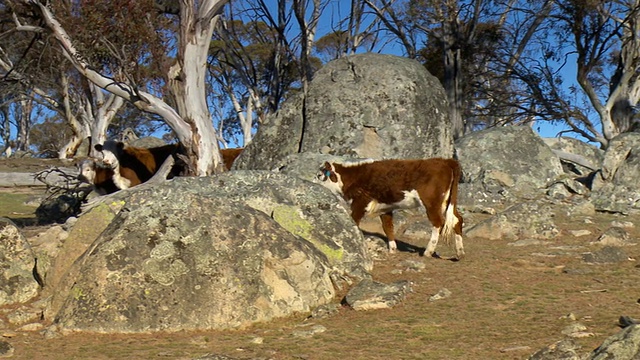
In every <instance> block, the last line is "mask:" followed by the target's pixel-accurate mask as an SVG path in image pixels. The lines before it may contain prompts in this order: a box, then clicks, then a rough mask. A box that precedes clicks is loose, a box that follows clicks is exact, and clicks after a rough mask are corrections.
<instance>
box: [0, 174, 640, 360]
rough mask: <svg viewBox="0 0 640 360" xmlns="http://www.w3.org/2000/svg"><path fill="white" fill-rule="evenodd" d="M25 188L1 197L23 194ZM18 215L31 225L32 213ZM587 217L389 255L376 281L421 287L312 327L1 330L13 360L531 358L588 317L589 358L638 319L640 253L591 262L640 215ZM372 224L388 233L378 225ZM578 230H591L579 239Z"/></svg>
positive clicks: (2, 209)
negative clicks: (442, 293) (614, 229)
mask: <svg viewBox="0 0 640 360" xmlns="http://www.w3.org/2000/svg"><path fill="white" fill-rule="evenodd" d="M12 169H14V170H11V171H16V170H15V167H14V168H12ZM0 171H4V170H2V167H0ZM24 192H25V191H23V189H4V191H3V193H5V194H6V193H8V194H13V195H16V196H20V195H25V194H24ZM27 192H28V191H27ZM27 195H28V194H27ZM6 204H8V202H6V200H2V202H1V203H0V216H7V217H10V218H14V219H18V216H16V215H12V214H11V212H12V209H8V208H7V206H6ZM22 212H23V213H24V212H25V211H22ZM20 216H21V217H22V218H23V219H24V218H26V219H28V217H29V214H28V213H27V214H26V215H25V214H22V215H20ZM476 216H477V215H476ZM469 218H473V216H469ZM589 219H590V220H591V222H590V223H587V222H585V220H586V219H585V218H584V217H580V218H569V217H567V216H565V215H564V214H557V216H556V218H555V221H556V225H557V226H558V227H559V228H561V229H562V231H561V235H560V236H558V237H557V238H556V239H553V240H551V241H549V243H546V244H534V245H528V246H514V245H513V242H512V241H506V240H494V241H489V240H483V239H474V238H465V248H466V253H467V257H466V258H465V259H464V260H463V261H460V262H451V261H446V260H437V259H432V258H424V257H419V256H418V255H417V254H416V253H409V252H399V253H396V254H392V255H388V254H386V253H381V254H380V256H379V258H378V259H377V260H376V262H375V269H374V272H373V277H374V279H375V280H377V281H381V282H385V283H388V282H393V281H398V280H410V281H412V282H413V292H412V293H411V294H410V295H409V296H408V297H407V299H406V300H405V301H404V302H403V303H402V304H401V305H400V306H398V307H396V308H393V309H387V310H375V311H368V312H358V311H354V310H352V309H350V308H348V307H342V308H341V309H340V310H339V312H338V313H337V314H335V315H333V316H331V317H329V318H326V319H311V320H309V319H307V315H308V314H299V315H296V316H292V317H290V318H287V319H282V320H279V321H276V322H272V323H267V324H260V325H256V326H253V327H251V328H248V329H243V330H236V331H224V332H221V331H206V332H179V333H155V334H145V335H133V334H123V335H117V336H116V335H99V334H86V333H79V334H74V335H68V336H59V337H57V338H52V339H45V337H44V336H43V335H42V334H40V333H39V332H31V333H30V332H24V333H23V332H15V331H13V330H12V329H10V328H7V329H5V330H4V331H2V325H0V334H4V335H6V336H5V337H4V338H3V339H2V340H4V341H8V342H9V343H11V345H12V346H13V347H14V348H15V352H14V355H13V358H14V359H52V360H57V359H60V360H62V359H65V360H66V359H89V358H90V359H151V358H162V359H193V358H197V357H200V356H203V355H205V354H223V355H226V356H230V357H233V358H236V359H256V358H257V359H274V360H280V359H305V360H325V359H343V358H349V359H353V360H356V359H369V360H378V359H379V360H383V359H384V360H387V359H525V358H527V357H528V356H529V355H530V354H532V353H534V352H535V351H537V350H539V349H540V348H542V347H544V346H547V345H549V344H551V343H554V342H556V341H558V340H560V339H562V337H563V336H564V335H563V334H562V331H563V330H564V329H565V328H566V327H567V326H568V325H570V324H572V323H574V322H579V323H581V324H583V325H585V326H586V328H587V329H586V330H585V332H584V337H580V338H577V342H578V343H580V344H581V345H582V346H583V349H584V351H585V352H587V351H590V350H592V349H593V348H595V347H597V346H598V345H599V344H601V343H602V341H603V340H604V339H605V338H607V337H608V336H610V335H612V334H614V333H616V332H618V331H619V328H618V327H617V325H616V324H617V320H618V318H619V316H621V315H628V316H630V317H632V318H640V303H639V302H640V286H638V284H640V266H639V265H638V264H639V262H638V261H637V259H639V258H640V248H639V247H638V246H628V247H625V248H624V250H625V251H626V252H627V254H628V255H629V260H627V261H624V262H620V263H611V264H599V265H594V264H588V263H586V262H584V261H583V260H582V256H583V254H584V253H585V252H589V251H594V250H597V249H598V246H597V245H593V244H590V242H592V241H595V239H596V238H597V237H598V236H599V235H600V234H601V233H602V232H603V231H604V230H606V229H607V228H609V227H610V226H611V222H612V221H614V220H615V221H629V222H632V223H634V224H638V225H636V226H634V227H632V228H628V229H627V231H628V232H629V233H630V235H631V239H632V240H633V241H634V242H635V241H638V239H640V229H639V228H638V226H640V222H639V221H640V216H629V217H624V216H616V215H612V214H597V215H595V216H591V217H589ZM471 220H472V221H479V220H480V218H478V217H476V218H475V219H471ZM22 223H23V224H25V230H27V231H29V230H30V231H34V229H33V228H29V226H28V224H29V222H28V221H24V220H23V221H22ZM363 227H364V228H365V229H366V230H368V231H371V232H380V227H379V225H378V224H377V222H370V223H366V224H364V225H363ZM570 230H589V231H590V232H591V234H590V235H586V236H582V237H574V236H572V235H571V234H570V233H569V231H570ZM399 240H401V241H405V242H406V243H409V244H413V245H416V246H425V245H426V239H416V238H411V237H407V236H404V237H402V236H401V237H399ZM371 241H381V240H371ZM438 250H439V251H440V252H441V254H442V255H453V250H452V249H448V248H446V247H443V246H440V248H439V249H438ZM405 260H417V261H421V262H424V263H425V264H426V268H425V269H424V270H422V271H419V272H416V271H410V270H407V268H406V266H403V265H402V264H403V262H404V261H405ZM443 288H446V289H448V290H450V291H451V293H452V295H451V296H450V297H449V298H447V299H444V300H438V301H433V302H429V301H428V299H429V297H430V296H431V295H434V294H435V293H437V292H438V291H439V290H441V289H443ZM342 295H344V294H341V296H342ZM340 298H341V297H337V298H336V299H335V301H336V302H337V303H338V302H340ZM2 314H3V311H2V310H1V309H0V317H1V316H3V315H2ZM572 317H575V319H576V320H572ZM5 324H6V321H5ZM313 325H322V326H324V327H325V328H326V331H325V332H321V333H317V334H315V335H314V336H312V337H296V336H294V332H296V331H298V330H304V329H310V328H311V327H312V326H313Z"/></svg>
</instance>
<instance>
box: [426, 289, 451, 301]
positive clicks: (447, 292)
mask: <svg viewBox="0 0 640 360" xmlns="http://www.w3.org/2000/svg"><path fill="white" fill-rule="evenodd" d="M449 296H451V291H450V290H449V289H447V288H442V289H440V291H438V293H436V294H435V295H432V296H431V297H429V301H437V300H442V299H446V298H448V297H449Z"/></svg>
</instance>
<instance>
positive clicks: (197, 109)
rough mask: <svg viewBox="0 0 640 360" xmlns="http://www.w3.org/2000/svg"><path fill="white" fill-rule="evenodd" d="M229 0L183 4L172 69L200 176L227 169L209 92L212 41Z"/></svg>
mask: <svg viewBox="0 0 640 360" xmlns="http://www.w3.org/2000/svg"><path fill="white" fill-rule="evenodd" d="M226 2H227V0H206V1H202V2H200V4H199V6H196V1H194V0H184V1H182V2H181V3H180V45H179V47H178V54H177V59H176V63H175V64H174V65H173V66H172V67H171V69H170V70H169V84H170V86H171V89H172V91H173V93H174V95H175V99H176V103H177V107H178V112H179V113H180V115H182V119H183V120H184V122H186V123H187V124H188V125H189V126H190V128H191V134H190V137H191V138H190V139H189V141H184V142H183V144H185V145H186V146H187V149H188V152H189V153H188V156H189V158H190V159H191V160H192V162H193V163H192V165H193V166H194V171H195V172H196V175H198V176H205V175H210V174H212V173H213V172H216V171H223V166H222V157H221V155H220V149H219V147H218V141H217V139H216V132H215V129H214V128H213V122H212V120H211V114H210V112H209V106H208V104H207V98H206V93H205V80H206V70H207V68H206V66H207V57H208V55H209V44H210V42H211V36H212V34H213V29H214V28H215V22H216V21H217V19H218V14H219V12H220V10H221V9H222V6H223V5H224V4H225V3H226Z"/></svg>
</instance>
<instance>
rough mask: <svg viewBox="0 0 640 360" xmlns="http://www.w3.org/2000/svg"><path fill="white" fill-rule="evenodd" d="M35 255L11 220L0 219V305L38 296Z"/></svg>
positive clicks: (24, 300)
mask: <svg viewBox="0 0 640 360" xmlns="http://www.w3.org/2000/svg"><path fill="white" fill-rule="evenodd" d="M35 266H36V257H35V253H34V252H33V250H32V249H31V246H30V244H29V243H28V242H27V239H25V237H24V236H23V235H22V233H21V232H20V229H18V227H17V226H16V224H14V223H13V222H12V221H11V220H9V219H6V218H0V268H1V269H2V275H1V276H0V306H4V305H12V304H22V303H25V302H27V301H29V300H31V299H33V298H35V297H36V296H38V293H39V288H40V286H39V285H38V282H37V281H36V278H35V277H34V274H36V273H34V268H35Z"/></svg>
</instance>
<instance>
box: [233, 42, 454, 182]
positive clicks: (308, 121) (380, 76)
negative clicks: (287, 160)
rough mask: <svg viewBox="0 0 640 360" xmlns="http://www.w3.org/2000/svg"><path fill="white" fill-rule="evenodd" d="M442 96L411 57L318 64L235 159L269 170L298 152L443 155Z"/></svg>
mask: <svg viewBox="0 0 640 360" xmlns="http://www.w3.org/2000/svg"><path fill="white" fill-rule="evenodd" d="M450 128H451V122H450V119H449V117H448V112H447V100H446V95H445V93H444V89H443V87H442V85H441V84H440V83H439V81H438V79H437V78H435V77H434V76H432V75H431V74H429V72H428V71H427V70H425V68H424V66H422V65H421V64H420V63H418V62H417V61H415V60H411V59H406V58H402V57H398V56H392V55H380V54H360V55H353V56H347V57H344V58H340V59H338V60H334V61H332V62H330V63H328V64H327V65H325V66H324V67H323V68H321V69H320V70H318V72H317V73H316V74H315V76H314V79H313V81H311V82H310V84H309V88H308V92H307V96H306V98H305V97H304V96H303V95H302V94H297V95H292V96H291V97H290V98H289V99H288V100H287V101H286V102H285V103H284V104H283V105H282V107H281V109H280V110H279V111H278V112H277V113H276V114H274V115H272V116H268V117H267V119H265V122H264V123H263V124H261V125H260V130H259V131H258V133H257V134H256V136H255V138H254V139H253V140H252V142H251V144H249V145H248V146H247V148H246V149H245V151H244V152H243V154H242V155H241V156H240V158H239V159H238V160H237V161H236V163H235V165H234V166H235V167H236V168H238V169H268V170H271V169H274V168H277V167H280V166H281V164H280V161H281V160H282V159H283V158H284V157H286V156H287V155H290V154H294V153H301V152H310V153H323V154H331V155H338V156H349V157H358V158H376V159H379V158H428V157H435V156H442V157H451V156H452V155H453V140H452V136H451V133H450Z"/></svg>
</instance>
